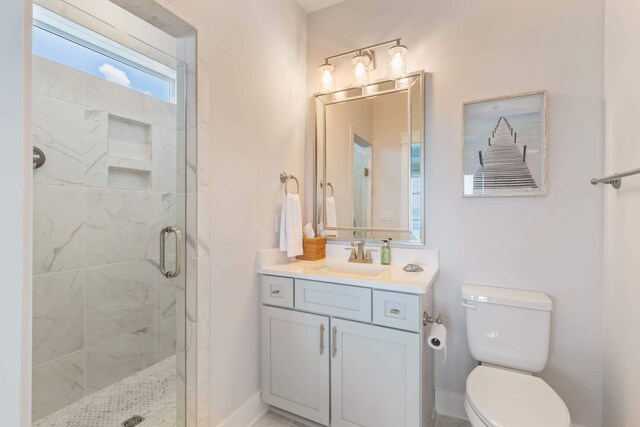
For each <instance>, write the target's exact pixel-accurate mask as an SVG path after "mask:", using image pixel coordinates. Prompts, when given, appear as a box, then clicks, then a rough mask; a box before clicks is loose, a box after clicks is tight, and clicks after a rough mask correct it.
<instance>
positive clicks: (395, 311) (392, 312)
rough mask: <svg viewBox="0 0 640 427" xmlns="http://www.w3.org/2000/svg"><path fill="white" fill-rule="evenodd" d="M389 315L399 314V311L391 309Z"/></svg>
mask: <svg viewBox="0 0 640 427" xmlns="http://www.w3.org/2000/svg"><path fill="white" fill-rule="evenodd" d="M389 313H391V314H400V309H398V308H392V309H391V310H389Z"/></svg>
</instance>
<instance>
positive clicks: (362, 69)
mask: <svg viewBox="0 0 640 427" xmlns="http://www.w3.org/2000/svg"><path fill="white" fill-rule="evenodd" d="M370 62H371V59H369V57H368V56H366V55H362V54H358V55H356V56H354V57H353V59H352V60H351V65H353V80H352V84H353V86H355V87H363V86H366V85H368V84H369V70H368V69H367V68H368V67H369V63H370Z"/></svg>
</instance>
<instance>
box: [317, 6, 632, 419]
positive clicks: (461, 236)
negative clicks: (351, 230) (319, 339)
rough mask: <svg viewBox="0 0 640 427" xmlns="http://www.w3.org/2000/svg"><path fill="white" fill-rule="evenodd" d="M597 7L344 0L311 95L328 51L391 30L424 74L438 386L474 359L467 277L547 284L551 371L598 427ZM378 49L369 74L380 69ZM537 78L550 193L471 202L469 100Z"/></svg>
mask: <svg viewBox="0 0 640 427" xmlns="http://www.w3.org/2000/svg"><path fill="white" fill-rule="evenodd" d="M602 14H603V2H602V0H566V1H562V2H557V1H554V0H540V1H536V2H526V3H525V2H514V1H510V0H490V1H482V2H468V1H463V0H451V1H445V2H443V1H439V0H398V1H394V2H388V1H386V0H348V1H346V2H344V3H341V4H339V5H336V6H333V7H331V8H329V9H325V10H322V11H319V12H316V13H314V14H311V15H310V16H309V23H308V58H309V60H308V78H309V80H308V93H309V95H311V94H312V93H313V92H314V91H317V90H318V89H319V84H318V83H319V73H318V71H317V67H318V66H319V65H320V64H321V63H322V58H324V57H325V56H328V55H332V54H335V53H339V52H342V51H345V50H347V49H351V48H358V47H360V46H365V45H368V44H372V43H375V42H380V41H384V40H388V39H391V38H395V37H403V42H404V43H405V44H406V45H407V46H408V47H409V67H408V68H409V70H416V69H425V70H426V71H427V72H428V76H427V80H426V117H425V118H426V123H425V126H426V147H427V148H426V149H427V165H426V180H427V182H426V230H427V233H426V236H427V238H426V240H427V245H428V247H430V248H436V249H439V250H440V251H441V252H440V254H441V263H440V267H441V275H440V277H439V278H438V280H437V282H436V285H435V286H436V287H435V298H436V307H437V308H438V310H439V311H440V312H441V313H442V315H443V318H444V320H445V323H446V325H447V326H448V329H449V337H450V338H449V340H450V341H449V354H448V358H447V361H446V364H445V365H444V366H442V365H441V360H442V356H441V355H439V356H438V357H437V358H436V386H437V387H438V388H439V389H443V390H447V391H451V392H455V393H463V392H464V387H465V379H466V376H467V374H468V373H469V371H470V370H471V369H472V368H473V366H474V364H475V362H474V361H473V359H472V358H471V356H470V354H469V351H468V349H467V343H466V337H465V325H464V312H463V310H462V307H461V306H460V287H461V285H462V284H464V283H477V284H486V285H495V286H503V287H513V288H521V289H530V290H538V291H543V292H546V293H547V294H549V295H550V296H551V298H552V299H553V301H554V303H555V311H554V315H553V334H552V335H553V336H552V347H551V355H550V360H549V364H548V366H547V368H546V369H545V371H544V372H543V373H542V377H543V378H544V379H545V380H546V381H548V383H549V384H550V385H551V386H552V387H553V388H554V389H555V390H557V392H558V393H559V394H560V395H561V396H562V398H563V399H564V400H565V402H566V403H567V405H568V407H569V410H570V411H571V413H572V419H573V421H574V422H577V423H579V424H584V425H587V426H590V427H597V426H600V425H601V414H602V403H601V402H602V375H601V373H602V351H601V325H600V322H599V320H598V319H599V318H600V316H601V314H602V308H601V283H602V279H601V278H602V241H603V237H602V236H603V223H602V219H603V207H602V200H601V197H602V193H601V190H600V189H598V188H594V187H593V186H591V184H590V183H589V179H590V178H591V177H593V176H596V175H599V174H600V173H601V172H602V153H603V142H602V140H603V120H602V117H603V89H602V81H603V19H602ZM380 52H381V55H383V56H379V57H378V63H379V64H382V66H381V67H379V69H378V72H376V75H375V76H373V77H374V78H380V77H383V76H384V74H385V66H384V64H385V63H386V56H384V50H381V51H380ZM348 61H349V59H348V58H347V59H346V60H344V61H342V62H336V64H335V65H336V66H337V68H338V70H339V71H341V72H339V73H338V85H341V84H347V83H348V82H349V77H348V72H349V65H348ZM537 89H547V90H548V91H549V98H550V120H549V135H550V137H549V158H550V169H549V173H550V176H549V195H548V196H547V197H544V198H495V199H463V198H462V197H461V191H462V190H461V189H462V176H461V170H462V165H461V164H460V162H461V144H462V142H461V137H460V135H461V133H462V129H461V127H462V118H461V106H462V103H463V102H465V101H470V100H476V99H482V98H487V97H493V96H499V95H509V94H516V93H521V92H526V91H530V90H537ZM309 134H310V135H312V133H309ZM308 144H309V148H308V149H309V150H311V149H312V148H311V147H312V141H311V138H309V140H308ZM629 166H631V165H629ZM636 166H637V165H636ZM458 397H461V396H460V395H458ZM610 425H611V424H610Z"/></svg>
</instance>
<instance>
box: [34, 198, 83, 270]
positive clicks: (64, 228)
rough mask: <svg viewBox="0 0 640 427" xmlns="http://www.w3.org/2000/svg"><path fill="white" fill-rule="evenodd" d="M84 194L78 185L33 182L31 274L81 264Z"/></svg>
mask: <svg viewBox="0 0 640 427" xmlns="http://www.w3.org/2000/svg"><path fill="white" fill-rule="evenodd" d="M84 196H85V191H84V189H82V188H78V187H64V186H50V185H35V186H34V192H33V273H34V274H43V273H51V272H56V271H63V270H70V269H74V268H80V267H83V261H84V219H85V206H84Z"/></svg>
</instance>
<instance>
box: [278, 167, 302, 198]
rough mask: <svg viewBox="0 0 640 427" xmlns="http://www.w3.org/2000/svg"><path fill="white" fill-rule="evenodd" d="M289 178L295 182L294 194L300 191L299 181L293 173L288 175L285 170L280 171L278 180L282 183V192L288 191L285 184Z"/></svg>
mask: <svg viewBox="0 0 640 427" xmlns="http://www.w3.org/2000/svg"><path fill="white" fill-rule="evenodd" d="M290 179H293V180H294V181H295V182H296V194H298V193H300V182H298V178H296V177H295V176H293V175H289V174H287V173H286V172H282V173H280V182H282V183H283V184H284V194H289V191H288V190H287V184H288V183H289V180H290Z"/></svg>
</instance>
